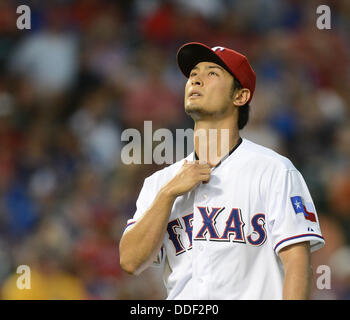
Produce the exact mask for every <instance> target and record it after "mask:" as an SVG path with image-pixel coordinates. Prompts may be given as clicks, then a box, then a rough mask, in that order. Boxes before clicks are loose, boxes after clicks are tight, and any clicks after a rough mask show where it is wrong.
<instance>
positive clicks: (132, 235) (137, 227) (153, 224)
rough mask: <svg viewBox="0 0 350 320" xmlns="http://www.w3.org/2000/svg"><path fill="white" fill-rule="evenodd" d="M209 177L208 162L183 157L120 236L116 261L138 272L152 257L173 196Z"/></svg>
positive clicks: (149, 262)
mask: <svg viewBox="0 0 350 320" xmlns="http://www.w3.org/2000/svg"><path fill="white" fill-rule="evenodd" d="M209 178H210V166H209V165H208V164H199V161H195V162H187V161H186V160H185V162H184V164H183V166H182V167H181V169H180V170H179V172H178V173H177V174H176V175H175V177H174V178H173V179H171V180H170V181H169V182H168V183H167V184H166V185H165V186H164V187H163V188H162V189H161V190H160V191H159V192H158V194H157V196H156V198H155V200H154V201H153V203H152V204H151V206H150V207H149V208H148V210H147V211H146V212H145V213H144V214H143V216H142V217H141V218H140V219H139V220H138V221H137V222H136V223H135V224H134V225H133V226H132V227H131V228H130V230H127V231H126V232H125V233H124V235H123V237H122V239H121V240H120V245H119V253H120V265H121V267H122V268H123V269H124V270H125V271H126V272H128V273H130V274H135V275H137V274H140V273H141V272H142V271H143V270H145V269H146V268H147V267H148V266H149V265H150V264H151V263H152V261H154V260H155V257H156V256H157V254H158V252H159V250H160V248H161V246H162V242H163V238H164V234H165V231H166V228H167V225H168V221H169V216H170V213H171V209H172V206H173V203H174V201H175V199H176V198H177V197H178V196H180V195H182V194H184V193H186V192H188V191H190V190H191V189H193V188H194V187H196V186H197V185H198V184H199V183H200V182H207V181H209Z"/></svg>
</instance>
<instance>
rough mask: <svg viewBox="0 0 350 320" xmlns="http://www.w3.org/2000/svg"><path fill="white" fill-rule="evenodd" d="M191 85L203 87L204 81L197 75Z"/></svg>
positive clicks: (192, 79)
mask: <svg viewBox="0 0 350 320" xmlns="http://www.w3.org/2000/svg"><path fill="white" fill-rule="evenodd" d="M191 84H192V85H197V86H202V85H203V81H202V79H201V77H200V76H199V75H195V76H193V77H192V78H191Z"/></svg>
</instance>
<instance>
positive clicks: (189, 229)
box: [167, 207, 266, 255]
mask: <svg viewBox="0 0 350 320" xmlns="http://www.w3.org/2000/svg"><path fill="white" fill-rule="evenodd" d="M197 209H198V211H199V213H200V214H201V216H202V226H201V228H200V229H199V231H198V232H197V233H196V234H195V235H193V225H192V222H193V212H192V213H190V214H186V215H184V216H183V217H182V218H181V219H179V218H177V219H175V220H172V221H170V222H169V223H168V226H167V231H168V236H169V239H170V241H171V242H172V244H173V246H174V248H175V254H176V255H179V254H181V253H184V252H185V251H187V250H190V249H191V248H192V241H193V240H195V241H200V240H209V241H224V242H230V241H231V242H239V243H247V242H248V243H249V244H250V245H252V246H261V245H262V244H263V243H264V242H265V240H266V230H265V214H263V213H257V214H255V215H254V216H253V217H252V219H251V221H250V224H251V226H252V230H253V231H252V232H251V233H250V234H249V235H248V236H247V237H245V235H244V226H245V222H244V221H243V219H242V214H241V210H240V209H238V208H233V209H231V211H230V214H229V215H228V217H227V220H226V222H225V229H224V231H223V233H222V234H219V233H218V231H217V229H216V226H215V224H216V218H217V217H218V216H219V215H220V214H222V212H224V211H225V210H227V209H226V208H225V207H222V208H210V209H209V208H208V207H197ZM181 230H182V232H181ZM183 236H186V237H187V238H188V243H189V246H188V247H187V248H185V246H184V244H183V243H184V239H182V237H183Z"/></svg>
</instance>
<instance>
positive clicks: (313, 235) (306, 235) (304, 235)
mask: <svg viewBox="0 0 350 320" xmlns="http://www.w3.org/2000/svg"><path fill="white" fill-rule="evenodd" d="M310 236H311V237H317V238H320V239H322V240H324V238H323V237H322V236H320V235H318V234H313V233H304V234H300V235H298V236H293V237H289V238H286V239H283V240H281V241H280V242H278V243H277V244H276V246H275V248H274V249H273V250H275V251H276V249H277V247H279V246H280V245H281V244H282V243H283V242H285V241H288V240H293V239H298V238H303V237H310Z"/></svg>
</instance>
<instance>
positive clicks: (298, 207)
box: [290, 196, 316, 222]
mask: <svg viewBox="0 0 350 320" xmlns="http://www.w3.org/2000/svg"><path fill="white" fill-rule="evenodd" d="M290 200H291V201H292V205H293V208H294V211H295V213H296V214H298V213H303V214H304V217H305V219H306V220H309V221H312V222H316V214H315V213H314V212H312V211H313V210H312V209H311V208H313V205H312V204H311V203H303V199H302V198H301V197H300V196H295V197H291V198H290Z"/></svg>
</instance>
